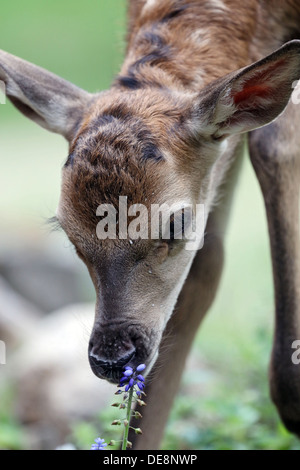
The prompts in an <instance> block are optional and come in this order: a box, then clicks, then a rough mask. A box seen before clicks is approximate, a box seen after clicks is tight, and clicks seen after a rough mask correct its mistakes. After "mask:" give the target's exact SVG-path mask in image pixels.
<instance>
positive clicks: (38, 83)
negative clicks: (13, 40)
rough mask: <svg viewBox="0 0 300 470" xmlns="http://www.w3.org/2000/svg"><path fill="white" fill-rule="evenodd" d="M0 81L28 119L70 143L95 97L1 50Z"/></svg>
mask: <svg viewBox="0 0 300 470" xmlns="http://www.w3.org/2000/svg"><path fill="white" fill-rule="evenodd" d="M0 80H2V81H3V82H4V84H5V93H6V95H7V97H8V98H9V99H10V100H11V102H12V103H13V104H14V105H15V106H16V107H17V108H18V109H19V110H20V111H21V112H22V113H23V114H25V116H27V117H28V118H30V119H32V120H33V121H35V122H36V123H38V124H39V125H41V126H42V127H45V128H46V129H48V130H50V131H52V132H57V133H59V134H62V135H63V136H64V137H66V139H68V140H71V139H72V136H73V133H74V130H75V128H76V125H77V124H78V123H79V122H80V120H81V119H82V117H83V115H84V112H85V110H86V109H87V107H88V106H89V104H90V102H91V100H92V95H91V94H89V93H87V92H85V91H84V90H81V89H80V88H78V87H76V86H75V85H73V84H72V83H70V82H68V81H66V80H64V79H62V78H60V77H58V76H56V75H54V74H52V73H51V72H48V71H47V70H45V69H42V68H40V67H37V66H36V65H33V64H31V63H29V62H26V61H25V60H22V59H19V58H18V57H15V56H13V55H11V54H8V53H7V52H4V51H2V50H0Z"/></svg>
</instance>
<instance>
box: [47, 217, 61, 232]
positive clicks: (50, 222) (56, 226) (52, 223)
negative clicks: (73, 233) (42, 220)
mask: <svg viewBox="0 0 300 470" xmlns="http://www.w3.org/2000/svg"><path fill="white" fill-rule="evenodd" d="M46 225H47V226H49V227H50V231H51V232H59V231H60V230H62V226H61V225H60V222H59V220H58V218H57V217H56V216H53V217H49V219H47V220H46Z"/></svg>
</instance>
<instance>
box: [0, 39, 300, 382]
mask: <svg viewBox="0 0 300 470" xmlns="http://www.w3.org/2000/svg"><path fill="white" fill-rule="evenodd" d="M299 44H300V43H299V41H292V42H290V43H288V44H287V45H286V46H284V47H283V48H281V49H279V50H278V51H277V52H275V53H273V54H272V55H270V56H268V57H267V58H265V59H263V60H262V61H259V62H257V63H255V64H252V65H250V66H248V67H246V68H244V69H241V70H239V71H237V72H234V73H231V74H230V75H227V76H225V77H222V78H220V79H219V80H216V81H214V82H212V83H211V84H210V85H208V86H206V87H205V88H203V89H202V90H199V92H198V93H195V92H193V93H191V92H188V91H183V90H182V89H181V90H180V91H179V90H175V89H173V90H172V89H169V88H167V87H164V86H163V84H161V85H160V86H158V85H155V86H151V84H147V85H145V86H144V87H136V89H128V87H126V86H122V85H120V84H114V85H113V86H112V88H111V89H110V90H108V91H106V92H103V93H99V94H96V95H92V94H89V93H87V92H85V91H83V90H81V89H79V88H77V87H75V86H74V85H72V84H70V83H68V82H66V81H65V80H62V79H60V78H58V77H57V76H54V75H53V74H51V73H49V72H46V71H45V70H43V69H41V68H39V67H36V66H34V65H32V64H29V63H28V62H25V61H23V60H21V59H18V58H16V57H14V56H12V55H10V54H7V53H5V52H2V51H0V79H1V80H2V81H4V83H5V86H6V93H7V96H8V97H9V98H10V99H11V101H12V102H13V104H14V105H15V106H16V107H17V108H18V109H19V110H20V111H21V112H23V113H24V114H25V115H26V116H28V117H29V118H31V119H33V120H34V121H36V122H37V123H38V124H40V125H42V126H44V127H46V128H47V129H49V130H51V131H54V132H58V133H60V134H62V135H63V136H64V137H65V138H66V139H67V140H68V142H69V156H68V158H67V160H66V163H65V165H64V167H63V170H62V190H61V197H60V203H59V207H58V210H57V215H56V217H57V219H58V221H59V223H60V225H61V226H62V228H63V229H64V231H65V232H66V234H67V236H68V237H69V239H70V240H71V242H72V243H73V244H74V246H75V248H76V251H77V253H78V255H79V257H80V258H81V259H82V260H83V262H84V263H85V264H86V266H87V268H88V270H89V273H90V275H91V278H92V280H93V283H94V286H95V290H96V294H97V302H96V313H95V323H94V327H93V331H92V334H91V340H90V345H89V358H90V363H91V367H92V369H93V371H94V372H95V374H96V375H98V376H99V377H102V378H106V379H108V380H110V381H113V382H117V381H118V380H119V377H120V374H121V372H122V368H123V366H124V365H126V364H130V365H131V366H136V365H137V364H139V363H141V362H143V363H146V364H147V365H148V370H150V368H151V365H152V364H153V363H154V361H155V359H156V357H157V354H158V349H159V345H160V341H161V338H162V335H163V332H164V329H165V326H166V324H167V322H168V319H169V318H170V316H171V314H172V311H173V309H174V306H175V303H176V300H177V297H178V295H179V292H180V290H181V288H182V285H183V283H184V281H185V278H186V276H187V274H188V271H189V268H190V266H191V263H192V260H193V258H194V256H195V253H196V251H197V250H198V248H199V247H200V245H201V239H202V235H203V231H204V230H205V223H206V220H207V216H208V214H209V212H210V210H211V208H212V205H213V203H214V201H215V198H216V196H217V192H218V186H219V185H220V184H221V182H222V181H223V179H224V177H225V174H226V169H227V165H226V163H225V162H226V161H227V160H228V156H230V154H232V147H233V146H234V145H235V143H236V141H237V140H236V137H234V136H235V135H237V134H240V133H243V132H247V131H250V130H252V129H254V128H256V127H260V126H262V125H265V124H267V123H269V122H270V121H272V120H273V119H275V118H276V116H277V115H278V114H280V113H281V112H282V111H283V109H284V107H285V106H286V104H287V102H288V100H289V97H290V95H291V92H292V83H293V82H294V80H296V79H297V78H298V77H299V74H300V73H299V72H300V65H299V62H300V60H299ZM220 75H221V74H220ZM224 142H225V143H226V145H224ZM120 197H121V198H120ZM125 203H126V207H125V205H124V204H125ZM120 204H121V206H122V207H121V206H120ZM122 204H123V205H122ZM197 204H198V205H200V204H202V205H204V208H205V210H204V213H203V217H202V218H201V220H202V224H201V227H200V232H201V236H200V237H199V236H198V237H196V244H194V245H192V247H191V245H190V246H189V249H187V245H188V243H190V241H191V239H190V238H189V236H188V233H191V232H193V227H194V219H193V216H191V217H187V219H186V218H185V217H184V223H182V222H183V219H182V214H183V208H185V207H188V206H189V207H190V208H191V211H192V212H190V215H191V214H192V215H193V214H195V213H197V210H196V209H197ZM162 205H165V206H166V207H168V208H171V210H170V212H169V216H170V217H169V219H167V222H165V223H164V222H163V221H162V220H163V217H161V218H160V219H159V218H158V219H157V218H156V220H160V223H159V226H158V228H157V227H156V228H155V227H154V232H152V231H151V229H152V225H151V223H152V219H153V218H154V215H155V214H156V212H155V210H157V207H161V206H162ZM120 207H121V208H120ZM153 207H154V208H156V209H155V210H154V211H153V212H152V210H153ZM123 209H124V211H125V212H124V211H123ZM122 211H123V212H124V213H123V214H122V217H123V219H122V220H121V218H120V216H121V212H122ZM186 220H187V222H186ZM178 221H179V223H178ZM196 222H197V217H196ZM121 225H122V227H121ZM187 226H188V227H189V230H190V232H188V230H186V228H187ZM150 228H151V229H150ZM196 228H197V229H199V227H197V224H196ZM165 230H166V232H165ZM141 232H143V236H142V235H141ZM198 235H199V234H198Z"/></svg>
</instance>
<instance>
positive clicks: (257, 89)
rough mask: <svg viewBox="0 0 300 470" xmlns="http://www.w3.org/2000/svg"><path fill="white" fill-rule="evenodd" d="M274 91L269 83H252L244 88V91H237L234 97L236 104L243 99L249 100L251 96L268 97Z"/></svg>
mask: <svg viewBox="0 0 300 470" xmlns="http://www.w3.org/2000/svg"><path fill="white" fill-rule="evenodd" d="M271 92H272V88H271V87H269V86H267V85H252V86H248V87H247V88H244V89H243V90H242V91H239V92H238V93H236V94H235V95H234V97H233V99H234V104H236V105H238V104H240V103H242V102H243V101H247V100H248V99H249V98H252V97H253V96H255V97H261V98H267V97H268V96H269V95H270V93H271Z"/></svg>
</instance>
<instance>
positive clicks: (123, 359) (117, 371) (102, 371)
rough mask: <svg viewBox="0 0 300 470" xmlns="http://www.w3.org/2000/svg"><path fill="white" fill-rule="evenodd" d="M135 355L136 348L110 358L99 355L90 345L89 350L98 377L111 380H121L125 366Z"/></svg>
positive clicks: (91, 364)
mask: <svg viewBox="0 0 300 470" xmlns="http://www.w3.org/2000/svg"><path fill="white" fill-rule="evenodd" d="M134 355H135V348H132V349H131V350H130V351H126V353H124V354H123V355H121V356H119V357H117V358H114V359H113V360H110V359H108V358H105V357H103V356H99V355H98V354H96V353H95V352H94V348H93V347H90V350H89V362H90V366H91V369H92V371H93V372H94V374H95V375H97V377H100V378H104V379H106V380H109V381H110V382H113V383H117V382H119V380H120V378H121V376H122V373H123V371H124V366H126V365H127V364H129V362H130V361H131V360H132V359H133V357H134Z"/></svg>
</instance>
